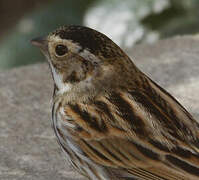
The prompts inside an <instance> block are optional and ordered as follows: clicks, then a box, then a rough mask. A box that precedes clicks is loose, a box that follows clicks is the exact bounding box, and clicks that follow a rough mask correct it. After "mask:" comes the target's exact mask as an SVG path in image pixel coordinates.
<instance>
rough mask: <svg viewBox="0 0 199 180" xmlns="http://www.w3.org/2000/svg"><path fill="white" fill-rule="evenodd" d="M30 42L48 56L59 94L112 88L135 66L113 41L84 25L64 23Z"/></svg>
mask: <svg viewBox="0 0 199 180" xmlns="http://www.w3.org/2000/svg"><path fill="white" fill-rule="evenodd" d="M32 44H33V45H36V46H38V47H39V48H40V49H41V51H42V52H43V54H44V55H45V56H46V57H47V59H48V62H49V65H50V68H51V71H52V75H53V79H54V81H55V85H56V87H57V89H58V91H59V93H67V92H69V91H71V90H73V91H74V90H75V89H76V90H77V89H78V90H79V91H85V92H87V91H89V90H90V89H92V90H93V89H95V91H96V89H99V90H102V89H106V88H111V87H112V86H113V85H116V84H122V83H123V82H121V81H123V80H122V79H121V77H122V74H125V73H126V71H128V69H129V68H130V67H131V66H133V67H132V69H131V71H132V70H133V69H135V67H134V65H133V63H132V61H131V60H130V59H129V58H128V56H127V55H126V54H125V53H124V52H123V51H122V50H121V49H120V48H119V47H118V46H117V45H116V44H115V43H114V42H113V41H112V40H110V39H109V38H108V37H107V36H105V35H103V34H102V33H100V32H97V31H95V30H93V29H90V28H87V27H82V26H64V27H61V28H59V29H57V30H56V31H54V32H52V33H50V34H49V35H48V36H47V37H45V38H44V37H43V38H35V39H33V40H32Z"/></svg>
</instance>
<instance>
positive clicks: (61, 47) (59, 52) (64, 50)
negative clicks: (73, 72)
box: [55, 44, 68, 56]
mask: <svg viewBox="0 0 199 180" xmlns="http://www.w3.org/2000/svg"><path fill="white" fill-rule="evenodd" d="M55 52H56V54H57V55H58V56H63V55H64V54H66V53H67V52H68V48H67V47H66V46H65V45H62V44H59V45H57V46H56V48H55Z"/></svg>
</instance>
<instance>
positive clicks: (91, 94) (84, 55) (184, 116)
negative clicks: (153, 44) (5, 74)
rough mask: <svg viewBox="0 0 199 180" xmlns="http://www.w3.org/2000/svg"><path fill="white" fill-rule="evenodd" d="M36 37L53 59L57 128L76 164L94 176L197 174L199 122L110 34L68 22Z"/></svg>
mask: <svg viewBox="0 0 199 180" xmlns="http://www.w3.org/2000/svg"><path fill="white" fill-rule="evenodd" d="M33 43H34V44H35V45H37V46H40V47H41V49H42V51H43V53H44V54H45V56H46V57H47V58H48V62H49V64H50V67H51V71H52V75H53V78H54V81H55V91H54V97H53V98H54V105H53V110H52V119H53V128H54V131H55V134H56V136H57V138H58V142H59V144H60V145H61V148H62V150H63V152H64V155H65V157H66V158H67V159H68V160H69V161H70V162H71V164H72V165H73V167H75V169H76V170H78V171H79V172H80V173H81V174H83V175H84V176H85V177H87V178H88V179H92V180H108V179H117V180H118V179H122V178H123V179H125V177H134V178H136V179H137V178H138V179H142V180H150V179H153V180H163V179H164V180H175V179H176V180H179V179H186V180H188V179H191V180H192V179H193V180H194V179H199V123H198V122H197V121H196V120H195V119H193V117H192V116H191V115H190V114H189V113H188V112H187V111H186V110H185V109H184V108H183V107H182V106H181V105H180V104H179V103H178V102H177V101H176V100H175V99H174V98H173V97H172V96H171V95H170V94H169V93H167V92H166V91H165V90H164V89H162V88H161V87H159V86H158V85H157V84H156V83H154V82H153V81H152V80H151V79H150V78H148V77H147V76H146V75H145V74H143V73H142V72H141V71H140V70H139V69H138V68H137V67H136V66H135V65H134V64H133V62H132V61H131V60H130V58H129V57H128V56H127V55H126V54H125V53H124V52H123V51H122V50H121V49H120V48H119V47H118V46H117V45H116V44H114V43H113V42H112V41H111V40H110V39H108V38H107V37H106V36H105V35H103V34H101V33H99V32H97V31H95V30H92V29H90V28H86V27H81V26H65V27H62V28H59V29H58V30H56V31H55V32H53V33H51V34H50V35H49V36H48V37H47V38H46V39H43V40H38V39H37V40H33ZM58 45H64V47H61V46H60V47H59V50H56V48H57V46H58ZM65 46H66V47H67V49H64V48H65ZM57 53H58V54H61V55H60V56H59V55H58V54H57ZM62 54H64V55H62Z"/></svg>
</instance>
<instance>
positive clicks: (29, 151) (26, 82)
mask: <svg viewBox="0 0 199 180" xmlns="http://www.w3.org/2000/svg"><path fill="white" fill-rule="evenodd" d="M127 53H128V54H129V55H130V56H131V57H132V58H133V59H134V63H135V64H136V65H137V66H138V67H140V69H141V70H142V71H144V72H145V73H146V74H147V75H148V76H149V77H151V78H152V79H153V80H155V81H156V82H157V83H158V84H160V85H161V86H162V87H164V88H165V89H166V90H168V91H169V92H170V93H171V94H172V95H173V96H174V97H176V98H177V99H178V100H179V101H180V103H181V104H182V105H184V106H185V107H186V108H187V110H188V111H190V112H191V113H192V115H194V117H195V118H196V119H198V118H199V113H198V107H199V96H198V92H199V36H184V37H177V38H173V39H167V40H162V41H159V42H157V43H155V44H153V45H138V46H136V47H134V48H133V50H131V51H127ZM52 91H53V82H52V80H51V75H50V71H49V69H48V65H47V64H36V65H30V66H24V67H20V68H16V69H12V70H9V71H4V72H1V73H0V179H1V180H46V179H48V180H55V179H56V180H66V179H67V180H72V179H73V180H78V179H84V178H82V177H81V176H80V175H78V174H77V173H76V172H75V171H73V170H72V168H71V167H70V166H69V165H68V164H67V163H66V162H65V160H64V158H63V156H62V155H61V150H60V148H59V145H58V144H57V142H56V139H55V136H54V133H53V130H52V129H51V122H50V118H51V117H50V115H51V112H50V111H51V103H52V102H51V96H52Z"/></svg>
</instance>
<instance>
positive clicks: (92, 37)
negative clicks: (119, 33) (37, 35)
mask: <svg viewBox="0 0 199 180" xmlns="http://www.w3.org/2000/svg"><path fill="white" fill-rule="evenodd" d="M52 34H54V35H56V36H59V37H60V38H62V39H67V40H72V41H73V42H75V43H78V44H79V45H80V46H81V47H82V49H81V51H83V50H84V49H87V50H89V51H90V52H91V53H93V54H94V55H102V56H103V57H105V58H111V57H115V56H122V55H123V52H122V50H121V49H120V48H119V47H118V46H117V45H116V44H115V43H114V42H113V41H112V40H111V39H109V38H108V37H107V36H105V35H104V34H102V33H100V32H98V31H96V30H94V29H91V28H88V27H83V26H75V25H72V26H63V27H61V28H59V29H57V30H56V31H54V32H53V33H52Z"/></svg>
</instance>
